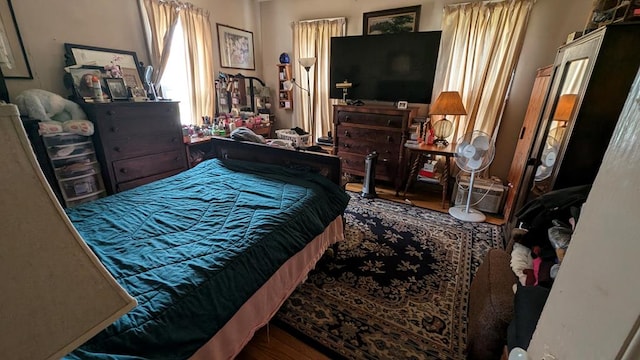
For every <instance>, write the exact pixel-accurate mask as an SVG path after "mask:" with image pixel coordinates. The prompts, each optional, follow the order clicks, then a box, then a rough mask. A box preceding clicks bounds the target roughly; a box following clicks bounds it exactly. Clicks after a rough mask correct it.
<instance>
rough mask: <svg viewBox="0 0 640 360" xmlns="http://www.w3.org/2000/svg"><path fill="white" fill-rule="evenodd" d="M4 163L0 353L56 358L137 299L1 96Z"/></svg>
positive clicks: (0, 162)
mask: <svg viewBox="0 0 640 360" xmlns="http://www.w3.org/2000/svg"><path fill="white" fill-rule="evenodd" d="M0 168H2V169H8V171H2V172H1V173H0V189H2V192H1V193H0V216H2V221H3V223H2V224H3V225H2V227H0V247H1V248H2V251H0V282H1V283H2V293H0V304H2V305H1V306H0V334H2V336H0V353H1V354H2V358H3V359H59V358H61V357H63V356H64V355H66V354H67V353H68V352H70V351H72V350H73V349H75V348H76V347H78V346H80V345H82V344H83V343H84V342H86V341H87V340H89V339H90V338H91V337H93V336H94V335H95V334H97V333H98V332H99V331H100V330H102V329H104V328H105V327H107V326H109V325H110V324H111V323H113V322H114V321H115V320H117V319H118V318H119V317H120V316H122V315H123V314H125V313H126V312H128V311H129V310H131V309H132V308H134V307H135V305H136V301H135V300H134V299H133V298H132V297H130V296H129V294H127V292H126V291H125V290H124V289H123V288H121V287H120V285H119V284H118V283H117V282H116V280H115V279H114V278H113V277H112V276H111V274H110V273H109V272H108V271H107V269H105V268H104V266H103V265H102V263H101V262H100V260H99V259H98V258H97V257H96V255H95V254H94V253H93V252H92V251H91V249H90V248H89V246H88V245H87V244H86V243H85V242H84V240H83V239H82V237H81V236H80V234H79V233H78V232H77V231H76V229H75V228H74V227H73V224H72V223H71V221H70V220H69V218H68V217H67V215H66V214H65V212H64V210H63V209H62V207H61V206H60V204H59V203H58V200H57V199H56V197H55V195H54V194H53V191H52V190H51V187H50V186H49V184H48V183H47V180H46V178H45V177H44V174H43V173H42V170H41V169H40V166H39V165H38V161H37V160H36V156H35V154H34V153H33V151H32V149H31V145H30V143H29V139H28V138H27V135H26V133H25V131H24V128H23V127H22V123H21V121H20V114H19V113H18V108H17V107H16V106H15V105H10V104H9V105H1V104H0Z"/></svg>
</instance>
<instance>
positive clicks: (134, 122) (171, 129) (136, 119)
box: [90, 103, 182, 141]
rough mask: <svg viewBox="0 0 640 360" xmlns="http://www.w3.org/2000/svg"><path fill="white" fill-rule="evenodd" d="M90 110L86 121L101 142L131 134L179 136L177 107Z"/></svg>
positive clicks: (159, 104)
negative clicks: (96, 130) (93, 125)
mask: <svg viewBox="0 0 640 360" xmlns="http://www.w3.org/2000/svg"><path fill="white" fill-rule="evenodd" d="M132 105H134V104H132ZM92 111H93V112H94V113H93V114H92V115H93V116H90V118H91V119H92V121H93V122H94V123H95V124H96V126H97V128H98V132H99V133H100V137H101V138H103V141H109V140H111V139H116V138H119V137H124V136H131V135H133V134H174V135H181V134H182V132H181V125H180V116H179V110H178V105H177V104H171V103H167V104H162V103H157V104H156V106H153V107H149V106H144V107H140V106H126V105H120V106H117V107H113V108H109V107H95V108H92Z"/></svg>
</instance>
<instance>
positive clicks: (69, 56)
mask: <svg viewBox="0 0 640 360" xmlns="http://www.w3.org/2000/svg"><path fill="white" fill-rule="evenodd" d="M64 49H65V55H64V56H65V59H66V65H67V66H71V65H83V66H93V67H100V68H103V69H105V70H106V69H110V68H111V69H112V68H114V67H116V68H118V70H119V72H120V75H121V76H122V78H123V79H124V81H125V84H126V86H130V87H142V81H141V80H140V72H139V70H138V69H139V65H140V62H139V61H138V56H137V55H136V53H135V52H134V51H127V50H116V49H107V48H100V47H94V46H86V45H78V44H69V43H65V44H64Z"/></svg>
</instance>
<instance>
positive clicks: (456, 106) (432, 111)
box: [429, 91, 467, 146]
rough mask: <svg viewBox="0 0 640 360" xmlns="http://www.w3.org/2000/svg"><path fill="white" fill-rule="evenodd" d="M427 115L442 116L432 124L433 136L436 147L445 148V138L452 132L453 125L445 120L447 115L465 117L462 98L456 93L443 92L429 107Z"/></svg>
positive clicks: (446, 142)
mask: <svg viewBox="0 0 640 360" xmlns="http://www.w3.org/2000/svg"><path fill="white" fill-rule="evenodd" d="M429 115H444V116H445V117H443V118H442V119H441V120H439V121H436V122H435V123H434V124H433V135H435V137H436V140H435V141H434V144H436V145H437V146H447V145H449V142H448V141H447V138H448V137H449V136H451V133H452V132H453V123H452V122H451V121H450V120H448V119H447V117H446V116H447V115H467V110H465V108H464V105H463V104H462V98H461V97H460V93H458V92H457V91H443V92H441V93H440V95H438V98H437V99H436V101H435V102H434V103H433V104H432V105H431V106H430V107H429Z"/></svg>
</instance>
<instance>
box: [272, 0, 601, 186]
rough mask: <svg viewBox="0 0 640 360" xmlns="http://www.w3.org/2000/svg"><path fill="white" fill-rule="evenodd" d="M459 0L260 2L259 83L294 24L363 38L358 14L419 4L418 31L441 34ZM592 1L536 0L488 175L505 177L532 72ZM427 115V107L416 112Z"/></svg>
mask: <svg viewBox="0 0 640 360" xmlns="http://www.w3.org/2000/svg"><path fill="white" fill-rule="evenodd" d="M459 2H461V1H459V0H430V1H411V0H398V1H391V0H367V1H362V0H271V1H265V2H261V3H260V12H261V16H262V19H263V20H262V27H261V32H262V34H263V35H262V36H263V48H264V52H263V55H264V58H263V69H264V74H263V76H264V79H265V80H266V81H267V83H268V84H270V85H271V86H272V87H274V86H275V84H277V74H276V66H275V64H277V63H278V57H279V55H280V53H282V52H287V53H289V54H291V53H292V52H293V36H292V29H291V23H292V22H293V21H297V20H307V19H317V18H328V17H340V16H344V17H346V18H347V35H361V34H362V14H363V13H365V12H369V11H377V10H384V9H390V8H397V7H403V6H413V5H417V4H420V5H421V6H422V8H421V12H420V31H431V30H440V29H441V24H442V9H443V7H444V5H446V4H453V3H459ZM591 3H592V2H591V0H563V1H557V0H538V1H537V2H536V4H535V6H534V7H533V11H532V13H531V18H530V21H529V26H528V28H527V34H526V38H525V43H524V46H523V49H522V54H521V57H520V61H519V62H518V65H517V69H516V73H515V78H514V83H513V89H512V91H511V94H510V98H509V103H508V105H507V107H506V109H505V115H504V119H503V120H502V125H501V129H500V133H499V136H498V143H497V146H496V147H497V149H496V157H495V160H494V162H493V164H492V166H491V173H492V175H495V176H498V177H500V178H501V179H503V180H504V179H506V177H507V174H508V172H509V167H510V166H511V159H512V157H513V152H514V150H515V146H516V142H517V136H518V134H519V132H520V127H521V126H522V121H523V119H524V114H525V112H526V108H527V103H528V102H529V95H530V94H531V88H532V86H533V80H534V78H535V73H536V70H537V69H538V68H540V67H543V66H546V65H549V64H551V63H553V60H554V58H555V53H556V50H557V48H558V46H560V45H562V44H563V43H564V41H565V39H566V38H567V35H568V34H569V33H570V32H573V31H579V30H582V28H583V27H584V24H585V22H586V19H587V17H588V14H589V11H590V9H591ZM421 111H422V112H423V115H424V113H426V109H424V108H423V109H421ZM291 115H292V112H291V111H286V110H277V111H276V116H277V117H278V126H279V127H283V128H284V127H289V126H291V123H292V122H291Z"/></svg>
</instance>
